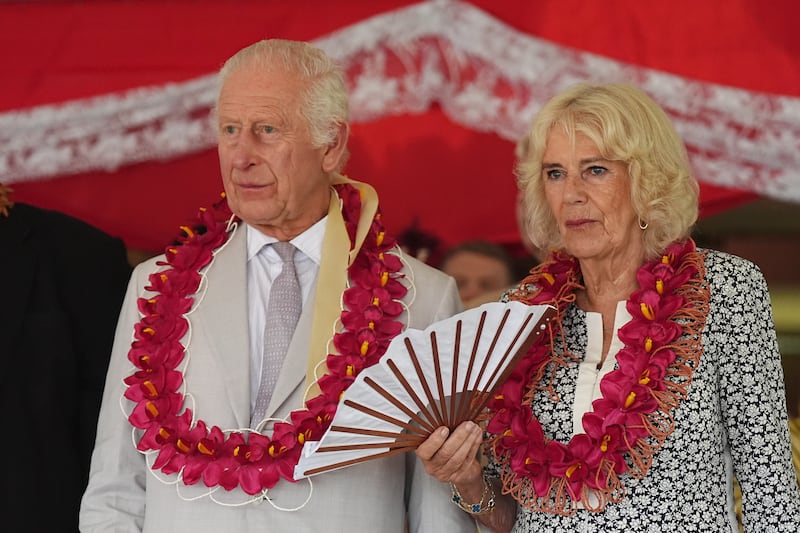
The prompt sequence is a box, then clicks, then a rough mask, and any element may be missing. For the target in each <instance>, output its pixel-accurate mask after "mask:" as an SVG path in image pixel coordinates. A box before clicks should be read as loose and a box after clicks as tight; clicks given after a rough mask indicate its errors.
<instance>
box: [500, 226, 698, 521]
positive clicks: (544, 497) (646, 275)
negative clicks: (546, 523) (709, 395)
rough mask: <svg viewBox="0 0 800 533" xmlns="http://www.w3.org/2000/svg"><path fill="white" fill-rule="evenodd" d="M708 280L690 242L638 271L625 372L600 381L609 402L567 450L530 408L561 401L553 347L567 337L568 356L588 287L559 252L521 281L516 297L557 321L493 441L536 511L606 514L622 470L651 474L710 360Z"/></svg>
mask: <svg viewBox="0 0 800 533" xmlns="http://www.w3.org/2000/svg"><path fill="white" fill-rule="evenodd" d="M703 277H704V266H703V258H702V254H701V253H699V252H697V250H696V248H695V245H694V242H692V241H691V240H687V241H686V242H684V243H675V244H673V245H671V246H669V247H668V248H667V250H666V251H665V253H664V254H663V255H662V256H661V257H659V258H656V259H655V260H653V261H650V262H648V263H646V264H645V265H644V266H642V267H641V268H640V269H639V271H638V274H637V280H638V283H639V287H640V289H639V290H637V291H635V292H634V293H633V294H632V295H631V297H630V299H629V300H628V302H627V310H628V312H629V313H630V314H631V317H632V319H631V321H630V322H628V323H627V324H626V325H625V326H623V327H622V328H621V329H620V330H619V337H620V339H621V340H622V341H623V343H624V344H625V347H624V348H622V349H621V350H620V351H619V353H617V356H616V357H617V365H618V367H617V369H615V370H613V371H611V372H610V373H609V374H607V375H606V376H605V377H604V378H603V379H602V381H601V383H600V390H601V392H602V397H601V398H599V399H597V400H595V401H594V402H593V403H592V407H593V410H592V411H590V412H588V413H586V414H585V415H584V417H583V428H584V431H585V433H581V434H577V435H575V436H574V437H573V438H572V439H571V440H570V441H569V442H568V443H567V444H564V443H561V442H558V441H555V440H551V439H548V438H547V437H545V435H544V431H543V428H542V425H541V424H540V422H539V420H538V419H537V418H536V416H535V415H534V413H533V411H532V409H531V407H530V404H531V401H532V397H533V395H534V394H535V393H536V391H546V392H549V394H550V397H551V398H553V399H554V401H557V398H558V395H557V394H556V392H555V390H554V387H553V379H554V373H555V370H556V368H558V367H559V366H560V365H564V364H566V363H565V361H564V359H563V358H561V357H560V356H559V355H557V354H555V350H554V349H553V347H554V346H553V342H554V339H555V338H556V336H557V335H559V334H560V335H561V338H562V344H564V347H565V349H564V350H563V351H564V353H566V346H565V342H564V339H563V332H561V331H559V325H560V324H561V317H562V316H563V313H564V310H565V308H566V307H567V305H568V304H569V303H570V302H573V301H575V290H576V289H578V288H581V285H580V271H579V265H578V262H577V261H576V260H575V259H574V258H572V257H570V256H568V255H566V254H564V253H561V252H559V253H556V254H554V255H553V256H552V258H551V260H550V261H549V262H547V263H545V264H543V265H540V266H539V267H537V268H536V269H534V270H533V271H532V272H531V275H530V276H529V277H528V278H526V279H525V280H523V281H522V283H521V284H520V287H519V288H518V289H516V290H515V292H514V293H512V295H511V298H512V299H514V300H520V301H524V302H527V303H530V304H550V305H553V306H554V307H556V308H557V309H558V316H557V319H556V320H554V321H552V322H551V329H550V331H549V332H548V336H549V339H550V342H549V343H548V342H544V341H542V342H538V343H536V344H535V345H534V347H533V348H532V349H531V351H530V352H529V353H528V354H527V355H526V356H525V357H524V358H523V359H522V361H521V362H520V363H519V365H518V366H517V367H516V368H515V370H514V372H513V373H512V375H511V376H510V378H509V379H508V380H507V381H506V382H505V383H504V384H503V386H502V387H501V389H500V391H499V392H498V394H497V395H496V396H495V397H494V398H493V399H492V401H491V402H490V403H489V405H488V407H489V417H490V419H489V422H488V424H487V430H488V432H489V433H490V434H492V435H493V437H492V438H491V439H490V440H489V445H490V447H491V449H492V452H493V453H494V456H495V459H496V460H497V462H498V464H500V465H501V477H502V480H503V491H504V492H506V493H510V494H512V495H513V496H514V498H515V499H516V500H517V501H518V502H519V503H520V504H521V505H523V506H525V507H527V508H529V509H531V510H534V511H544V512H551V513H556V514H567V515H569V514H573V513H574V512H575V510H576V502H578V501H580V502H581V503H582V505H583V507H584V508H586V509H589V510H592V511H601V510H603V509H604V508H605V506H606V504H607V503H616V502H618V501H620V500H621V499H622V497H623V496H624V487H623V484H622V481H621V480H620V477H619V476H620V475H621V474H623V473H624V472H628V473H629V475H632V476H634V477H638V478H641V477H643V476H644V475H645V474H646V473H647V471H648V469H649V467H650V465H651V463H652V459H653V455H654V454H655V453H656V452H657V451H658V450H659V449H660V448H661V446H662V444H663V442H664V440H665V439H666V438H667V436H669V435H670V434H671V433H672V431H673V430H674V419H673V416H672V410H673V409H675V408H676V407H677V406H678V405H679V403H680V401H681V400H682V399H684V398H685V397H686V394H687V389H688V387H689V385H690V384H691V380H692V374H693V371H694V369H695V368H697V366H698V364H699V361H700V356H701V355H702V351H703V349H702V345H701V344H700V341H699V339H700V334H701V332H702V329H703V327H704V325H705V316H706V314H707V311H708V289H707V287H706V286H705V284H704V282H703ZM567 356H569V354H567ZM548 369H549V370H548Z"/></svg>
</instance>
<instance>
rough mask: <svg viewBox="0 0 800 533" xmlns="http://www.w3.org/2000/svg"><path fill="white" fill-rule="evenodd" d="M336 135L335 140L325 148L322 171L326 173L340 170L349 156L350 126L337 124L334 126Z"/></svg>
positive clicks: (343, 123)
mask: <svg viewBox="0 0 800 533" xmlns="http://www.w3.org/2000/svg"><path fill="white" fill-rule="evenodd" d="M334 130H335V132H336V135H335V136H334V138H333V140H332V141H331V142H330V143H328V145H327V147H326V148H325V154H324V155H323V157H322V170H323V171H325V172H326V173H329V172H333V171H335V170H339V169H340V168H341V167H342V166H343V165H344V161H345V159H346V154H347V139H348V138H349V136H350V125H349V124H347V123H346V122H337V123H336V124H334Z"/></svg>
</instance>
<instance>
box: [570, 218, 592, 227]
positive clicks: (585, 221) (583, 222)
mask: <svg viewBox="0 0 800 533" xmlns="http://www.w3.org/2000/svg"><path fill="white" fill-rule="evenodd" d="M593 223H594V220H592V219H590V218H576V219H573V220H567V221H566V222H565V223H564V225H565V226H566V227H568V228H570V229H581V228H585V227H587V226H588V225H590V224H593Z"/></svg>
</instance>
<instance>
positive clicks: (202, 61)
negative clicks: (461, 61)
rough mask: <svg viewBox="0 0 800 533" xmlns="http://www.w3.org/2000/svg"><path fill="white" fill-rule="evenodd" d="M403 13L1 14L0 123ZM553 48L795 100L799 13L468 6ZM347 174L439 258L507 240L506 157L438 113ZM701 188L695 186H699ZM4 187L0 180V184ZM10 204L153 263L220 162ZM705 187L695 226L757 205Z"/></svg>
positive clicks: (35, 194)
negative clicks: (460, 248)
mask: <svg viewBox="0 0 800 533" xmlns="http://www.w3.org/2000/svg"><path fill="white" fill-rule="evenodd" d="M411 3H413V2H409V1H403V0H372V1H357V0H349V1H337V2H330V1H326V0H298V1H293V2H286V1H238V2H229V1H222V0H216V1H214V0H201V1H191V2H190V1H171V2H162V1H148V0H139V1H124V2H119V1H94V2H63V1H62V2H47V1H39V2H30V3H23V2H19V3H14V2H11V3H3V4H0V46H2V49H3V50H4V52H3V54H2V55H0V68H1V69H2V72H4V76H3V78H4V80H3V82H2V83H1V84H0V111H4V110H12V109H20V108H28V107H33V106H36V105H41V104H46V103H57V102H64V101H68V100H71V99H76V98H83V97H88V96H94V95H98V94H104V93H109V92H114V91H123V90H126V89H130V88H134V87H139V86H147V85H162V84H164V83H168V82H178V81H184V80H189V79H192V78H195V77H198V76H202V75H205V74H209V73H211V72H214V71H215V70H216V69H218V68H219V66H220V65H221V63H222V62H223V61H224V60H225V58H227V57H228V56H230V55H231V54H233V53H234V52H235V51H236V50H238V49H239V48H241V47H243V46H245V45H247V44H250V43H251V42H253V41H256V40H259V39H262V38H265V37H284V38H292V39H301V40H313V39H316V38H318V37H321V36H324V35H325V34H327V33H329V32H332V31H334V30H337V29H340V28H342V27H344V26H346V25H349V24H353V23H357V22H359V21H361V20H363V19H365V18H367V17H370V16H372V15H375V14H378V13H381V12H384V11H387V10H390V9H394V8H398V7H403V6H406V5H409V4H411ZM471 3H472V4H473V5H475V6H477V7H479V8H481V9H483V10H484V11H486V12H488V13H490V14H491V15H493V16H495V17H497V18H499V19H500V20H502V21H504V22H505V23H506V24H508V25H510V26H512V27H514V28H516V29H518V30H521V31H524V32H527V33H529V34H532V35H536V36H539V37H541V38H544V39H547V40H551V41H553V42H556V43H559V44H562V45H566V46H570V47H575V48H578V49H581V50H586V51H590V52H594V53H597V54H601V55H605V56H608V57H611V58H614V59H618V60H621V61H625V62H629V63H632V64H636V65H640V66H644V67H649V68H654V69H659V70H663V71H666V72H670V73H673V74H677V75H680V76H684V77H688V78H693V79H697V80H705V81H711V82H715V83H719V84H724V85H730V86H735V87H740V88H744V89H749V90H754V91H764V92H769V93H774V94H783V95H790V96H800V60H798V58H800V39H799V38H798V36H797V29H796V22H797V21H798V20H800V3H797V2H794V1H793V0H773V1H771V2H769V3H768V4H764V3H763V2H760V1H758V0H730V1H726V0H714V1H707V2H696V1H694V0H674V1H671V2H641V1H639V0H604V1H602V2H600V1H597V2H592V1H589V2H587V1H585V0H545V1H538V2H528V1H523V0H520V1H498V0H473V1H472V2H471ZM351 151H352V157H351V162H350V163H349V165H348V168H347V173H348V174H349V175H350V176H351V177H353V178H355V179H361V180H364V181H368V182H371V183H373V184H374V185H375V186H376V188H377V189H378V191H379V193H380V194H381V199H382V203H383V206H384V211H385V212H386V219H387V222H388V226H389V228H390V229H391V230H393V231H394V232H399V231H401V230H403V229H404V228H407V227H408V226H409V225H411V224H412V222H413V221H415V220H416V221H418V223H419V224H420V227H421V228H422V229H423V230H426V231H429V232H431V233H434V234H435V235H437V236H438V237H439V238H440V239H442V240H443V242H444V244H445V245H448V244H454V243H456V242H458V241H460V240H462V239H464V238H487V239H491V240H494V241H497V242H503V243H508V244H514V243H517V242H518V241H519V235H518V232H517V229H516V224H515V220H514V210H513V199H514V195H515V186H514V183H513V177H512V166H513V145H512V143H511V142H509V141H507V140H504V139H501V138H500V137H498V136H496V135H494V134H485V133H479V132H475V131H472V130H468V129H466V128H464V127H462V126H459V125H456V124H454V123H452V122H450V120H449V119H448V118H447V117H446V116H445V115H444V114H443V113H442V112H441V111H440V110H439V109H438V108H437V107H435V106H434V107H433V108H431V109H430V110H428V111H427V112H425V113H423V114H419V115H402V116H395V117H390V118H385V119H381V120H378V121H374V122H370V123H362V124H356V125H354V126H353V132H352V137H351ZM700 178H701V179H702V176H701V177H700ZM0 181H2V177H1V176H0ZM12 186H13V187H14V189H15V191H16V192H15V198H16V199H17V200H19V201H25V202H29V203H32V204H35V205H40V206H43V207H49V208H53V209H58V210H61V211H64V212H67V213H70V214H72V215H75V216H77V217H79V218H82V219H84V220H86V221H88V222H90V223H92V224H95V225H97V226H98V227H101V228H102V229H105V230H106V231H108V232H110V233H112V234H117V235H120V236H122V237H123V238H124V239H125V240H126V242H127V243H128V245H129V246H132V247H135V248H142V249H149V250H158V249H160V248H161V247H162V246H163V244H164V243H166V242H167V241H168V240H169V239H170V238H171V236H172V235H173V234H174V232H175V228H176V227H177V226H178V225H179V224H180V223H182V222H183V221H184V220H185V219H187V218H188V217H190V216H192V215H193V214H194V212H195V211H196V208H197V207H199V206H203V205H208V204H210V203H211V202H213V201H214V199H215V198H216V197H217V194H218V193H219V191H220V190H221V186H220V182H219V177H218V167H217V161H216V153H215V152H214V151H213V150H207V151H203V152H199V153H196V154H193V155H190V156H187V157H181V158H179V159H176V160H172V161H151V162H147V163H142V164H137V165H130V166H127V167H123V168H121V169H119V170H118V171H117V172H114V173H113V174H109V173H106V172H91V173H85V174H79V175H74V176H60V177H57V178H54V179H46V180H37V181H25V182H19V183H14V184H12ZM753 197H754V196H753V195H752V194H750V193H744V192H742V191H735V190H729V189H723V188H720V187H712V186H704V187H703V192H702V205H703V215H709V214H712V213H714V212H717V211H719V210H721V209H726V208H729V207H731V206H733V205H737V204H738V203H740V202H742V201H746V200H748V199H751V198H753Z"/></svg>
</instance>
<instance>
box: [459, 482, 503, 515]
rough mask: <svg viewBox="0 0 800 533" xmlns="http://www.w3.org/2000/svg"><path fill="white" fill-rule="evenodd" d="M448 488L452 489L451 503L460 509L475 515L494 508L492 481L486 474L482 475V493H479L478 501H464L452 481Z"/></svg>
mask: <svg viewBox="0 0 800 533" xmlns="http://www.w3.org/2000/svg"><path fill="white" fill-rule="evenodd" d="M450 488H451V489H452V491H453V498H452V501H453V503H454V504H456V505H457V506H458V508H459V509H461V510H462V511H466V512H468V513H469V514H472V515H477V514H484V513H488V512H489V511H491V510H492V509H494V486H493V485H492V482H491V481H490V480H489V479H487V478H486V476H483V494H481V501H479V502H478V503H466V502H465V501H464V498H462V497H461V493H460V492H458V489H457V488H456V486H455V485H454V484H453V483H450ZM487 496H488V497H489V498H488V499H487V498H486V497H487Z"/></svg>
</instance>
